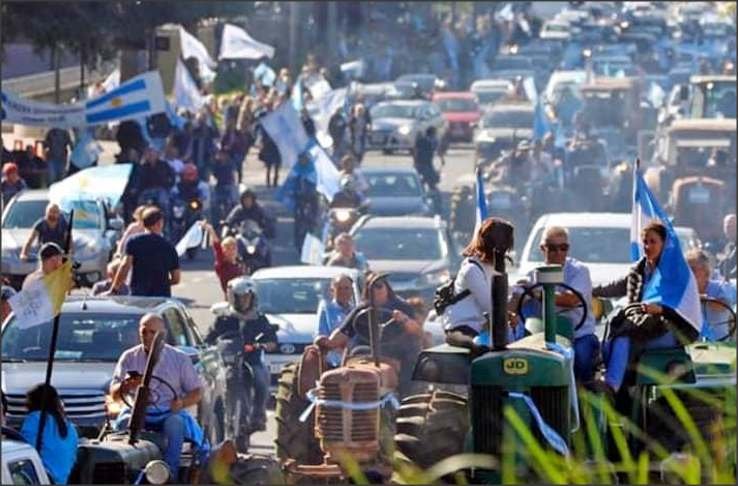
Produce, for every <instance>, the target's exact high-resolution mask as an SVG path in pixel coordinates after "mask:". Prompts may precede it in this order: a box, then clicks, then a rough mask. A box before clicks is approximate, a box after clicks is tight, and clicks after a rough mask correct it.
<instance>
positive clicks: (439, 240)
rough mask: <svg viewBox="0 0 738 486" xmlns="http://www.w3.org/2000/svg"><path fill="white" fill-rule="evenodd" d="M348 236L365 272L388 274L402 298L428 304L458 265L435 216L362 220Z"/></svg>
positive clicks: (446, 234)
mask: <svg viewBox="0 0 738 486" xmlns="http://www.w3.org/2000/svg"><path fill="white" fill-rule="evenodd" d="M351 235H352V236H353V237H354V241H355V242H356V247H357V248H358V249H359V250H360V251H361V252H362V253H364V255H365V256H366V258H367V260H368V261H369V268H371V269H372V270H373V271H375V272H384V273H388V274H389V281H390V283H391V284H392V288H393V289H394V290H395V292H397V293H398V294H399V295H401V296H403V297H412V296H420V297H422V298H423V299H424V300H425V302H426V303H428V304H429V303H431V302H432V300H433V294H434V292H435V289H436V287H438V286H439V285H441V284H443V283H445V282H446V281H448V279H449V278H450V276H451V275H452V274H453V272H454V271H455V268H456V265H457V263H458V262H457V261H456V257H455V256H454V255H455V253H456V252H454V251H453V250H452V248H453V247H452V245H451V242H450V238H449V236H448V232H447V228H446V223H445V222H443V221H442V220H441V218H440V217H438V216H436V217H421V216H405V217H382V216H365V217H363V218H361V219H359V221H357V222H356V224H355V225H354V227H353V228H352V229H351Z"/></svg>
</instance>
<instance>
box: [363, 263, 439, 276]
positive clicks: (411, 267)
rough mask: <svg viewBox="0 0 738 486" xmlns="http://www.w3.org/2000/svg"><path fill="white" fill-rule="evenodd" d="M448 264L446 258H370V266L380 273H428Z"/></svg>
mask: <svg viewBox="0 0 738 486" xmlns="http://www.w3.org/2000/svg"><path fill="white" fill-rule="evenodd" d="M445 266H446V262H445V261H444V260H369V268H371V269H372V271H373V272H379V273H390V274H392V273H417V274H421V273H428V272H434V271H437V270H441V269H443V268H444V267H445Z"/></svg>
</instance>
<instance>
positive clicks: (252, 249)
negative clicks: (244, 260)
mask: <svg viewBox="0 0 738 486" xmlns="http://www.w3.org/2000/svg"><path fill="white" fill-rule="evenodd" d="M246 253H248V254H249V255H253V254H254V253H256V245H248V246H247V247H246Z"/></svg>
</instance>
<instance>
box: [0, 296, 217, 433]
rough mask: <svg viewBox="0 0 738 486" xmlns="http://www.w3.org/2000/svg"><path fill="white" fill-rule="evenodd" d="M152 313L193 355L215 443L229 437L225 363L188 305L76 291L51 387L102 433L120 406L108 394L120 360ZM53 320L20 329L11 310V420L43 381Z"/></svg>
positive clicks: (6, 380)
mask: <svg viewBox="0 0 738 486" xmlns="http://www.w3.org/2000/svg"><path fill="white" fill-rule="evenodd" d="M148 312H153V313H155V314H158V315H160V316H161V317H162V318H163V319H164V322H165V323H166V327H167V343H168V344H170V345H172V346H176V347H177V348H179V349H180V350H181V351H183V352H185V353H187V354H188V355H189V356H190V357H191V358H192V360H193V362H194V363H195V368H196V369H197V371H198V373H199V374H200V376H201V378H202V381H203V383H204V387H205V388H204V393H203V394H202V397H203V398H202V401H201V402H200V403H199V404H198V406H197V407H196V408H195V407H193V410H192V412H193V415H195V416H196V417H197V418H198V421H199V422H200V424H201V425H202V426H203V429H204V430H205V431H206V434H207V436H208V437H209V438H210V440H211V443H217V442H219V441H221V440H223V437H224V431H225V430H226V429H225V426H226V421H227V420H228V418H227V417H226V416H225V414H224V410H225V409H224V404H225V393H226V387H225V380H226V375H225V365H224V364H223V362H222V359H221V357H220V354H219V353H218V351H217V349H216V348H214V347H210V346H206V345H205V344H204V342H203V340H202V337H201V336H200V333H199V332H198V329H197V326H196V325H195V323H194V321H193V320H192V317H191V316H190V314H189V313H188V312H187V309H186V308H185V306H184V304H182V303H181V302H179V301H178V300H175V299H170V298H159V297H110V298H97V297H86V296H71V297H69V298H67V300H66V301H65V302H64V305H63V306H62V311H61V318H60V324H59V338H58V342H57V349H56V353H55V363H54V373H53V375H52V379H51V384H52V385H54V386H55V387H56V389H57V390H58V391H59V395H60V396H61V399H62V402H63V403H64V408H65V410H66V413H67V415H68V417H69V419H70V420H72V421H73V422H74V423H75V425H76V426H77V428H78V429H79V431H80V432H81V434H83V435H85V436H88V437H95V436H97V433H98V431H99V430H100V428H101V427H102V426H104V425H105V423H106V420H107V419H108V418H112V417H114V416H116V415H117V413H118V412H119V411H120V404H119V403H117V402H112V401H110V400H109V399H108V396H107V392H108V388H109V386H110V380H111V378H112V376H113V370H114V369H115V364H116V362H117V361H118V358H119V357H120V355H121V354H122V353H123V351H125V350H126V349H129V348H131V347H133V346H136V345H138V344H139V343H140V341H139V337H138V323H139V320H140V319H141V317H142V316H143V315H144V314H146V313H148ZM50 328H51V323H50V322H48V323H45V324H41V325H38V326H35V327H32V328H28V329H20V328H18V326H17V325H16V322H15V318H14V317H13V316H12V315H11V316H10V317H9V318H8V320H7V321H6V322H5V324H4V325H3V329H2V362H3V367H2V390H3V393H4V394H5V396H6V398H7V400H8V411H7V420H8V423H9V424H10V425H11V426H14V427H18V426H20V425H21V423H22V422H23V418H24V417H25V415H26V407H25V395H26V392H27V391H28V389H29V388H31V387H32V386H33V385H35V384H37V383H42V382H43V381H44V376H45V373H46V360H47V358H48V353H49V351H48V350H49V342H50V337H51V333H50V332H49V329H50Z"/></svg>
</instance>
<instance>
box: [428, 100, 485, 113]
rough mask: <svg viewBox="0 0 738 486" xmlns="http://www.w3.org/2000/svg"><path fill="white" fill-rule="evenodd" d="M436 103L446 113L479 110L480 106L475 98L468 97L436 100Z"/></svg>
mask: <svg viewBox="0 0 738 486" xmlns="http://www.w3.org/2000/svg"><path fill="white" fill-rule="evenodd" d="M436 104H437V105H438V107H439V108H440V109H441V111H442V112H444V113H450V112H457V111H477V110H478V109H479V108H478V107H477V104H476V103H475V102H474V100H470V99H467V98H447V99H441V100H438V101H436Z"/></svg>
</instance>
